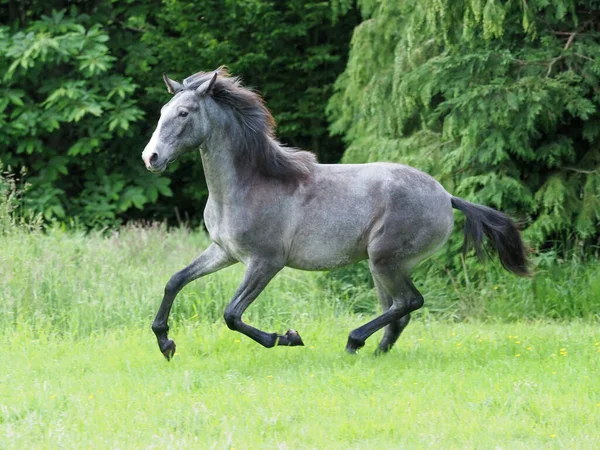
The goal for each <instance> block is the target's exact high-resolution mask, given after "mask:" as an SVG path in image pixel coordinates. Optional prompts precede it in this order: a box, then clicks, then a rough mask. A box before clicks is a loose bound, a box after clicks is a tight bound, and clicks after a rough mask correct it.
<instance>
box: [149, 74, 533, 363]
mask: <svg viewBox="0 0 600 450" xmlns="http://www.w3.org/2000/svg"><path fill="white" fill-rule="evenodd" d="M163 78H164V81H165V83H166V85H167V89H168V91H169V93H171V94H172V95H173V97H172V98H171V100H170V101H169V102H168V103H167V104H165V105H164V106H163V107H162V109H161V116H160V119H159V121H158V125H157V127H156V130H155V131H154V133H153V134H152V138H151V139H150V142H148V144H147V145H146V148H145V149H144V151H143V153H142V159H143V160H144V163H145V165H146V168H147V169H148V170H150V171H153V172H162V171H164V170H165V168H166V167H167V165H168V164H169V163H170V162H171V161H173V160H174V159H175V158H177V157H178V156H179V155H181V154H182V153H184V152H187V151H189V150H194V149H200V156H201V158H202V164H203V166H204V173H205V176H206V183H207V185H208V190H209V197H208V201H207V204H206V209H205V211H204V223H205V226H206V228H207V230H208V233H209V234H210V239H211V241H212V243H211V245H210V246H209V247H208V248H207V249H206V250H205V251H204V252H203V253H202V254H201V255H200V256H199V257H198V258H197V259H196V260H195V261H194V262H192V263H191V264H190V265H189V266H187V267H186V268H184V269H183V270H181V271H179V272H177V273H176V274H175V275H173V276H172V277H171V279H170V280H169V282H168V283H167V285H166V287H165V291H164V297H163V300H162V303H161V305H160V308H159V310H158V313H157V315H156V318H155V320H154V323H153V325H152V330H153V331H154V333H155V334H156V337H157V339H158V345H159V348H160V351H161V352H162V353H163V355H164V356H165V357H166V358H167V360H168V359H170V358H171V357H172V356H173V354H174V353H175V343H174V342H173V341H172V340H170V339H169V338H168V335H167V333H168V330H169V327H168V317H169V312H170V310H171V306H172V305H173V301H174V299H175V297H176V295H177V293H178V292H179V291H180V290H181V289H182V288H183V287H184V286H185V285H187V284H188V283H189V282H191V281H192V280H195V279H197V278H199V277H202V276H204V275H208V274H210V273H213V272H216V271H217V270H220V269H223V268H224V267H227V266H230V265H232V264H234V263H237V262H241V263H242V264H244V265H245V266H246V272H245V275H244V278H243V281H242V283H241V284H240V286H239V288H238V289H237V291H236V293H235V295H234V297H233V300H232V301H231V303H229V305H228V306H227V308H226V310H225V314H224V318H225V322H226V324H227V326H228V327H229V328H230V329H232V330H237V331H239V332H241V333H243V334H245V335H246V336H248V337H250V338H251V339H254V340H255V341H256V342H258V343H259V344H262V345H263V346H265V347H273V346H275V345H287V346H295V345H304V344H303V342H302V339H301V338H300V335H299V334H298V332H296V331H295V330H288V331H287V332H286V333H285V334H283V335H279V334H277V333H267V332H264V331H261V330H259V329H257V328H255V327H252V326H250V325H248V324H247V323H245V322H243V321H242V315H243V314H244V311H246V309H247V308H248V307H249V306H250V304H251V303H252V302H253V301H254V300H255V299H256V298H257V297H258V295H259V294H260V293H261V291H262V290H263V289H264V288H265V286H266V285H267V284H268V283H269V281H271V279H272V278H273V277H274V276H275V275H276V274H277V273H278V272H279V271H280V270H281V269H282V268H283V267H284V266H288V267H293V268H296V269H303V270H325V269H331V268H334V267H340V266H344V265H346V264H351V263H354V262H356V261H360V260H364V259H368V260H369V268H370V270H371V273H372V274H373V279H374V282H375V286H376V289H377V293H378V295H379V299H380V301H381V304H382V306H383V309H384V312H383V314H382V315H380V316H379V317H377V318H375V319H374V320H372V321H370V322H368V323H366V324H365V325H363V326H361V327H359V328H357V329H355V330H353V331H352V332H351V333H350V335H349V337H348V343H347V345H346V351H348V352H349V353H355V352H356V351H357V350H358V349H359V348H361V347H362V346H363V345H364V344H365V340H366V339H367V338H368V337H369V336H371V335H372V334H373V333H375V332H376V331H377V330H380V329H381V328H383V327H385V332H384V335H383V338H382V340H381V342H380V343H379V348H378V351H380V352H387V351H388V350H390V349H391V348H392V346H393V345H394V343H395V342H396V340H397V339H398V337H399V336H400V333H401V332H402V330H403V329H404V328H405V327H406V325H407V324H408V322H409V320H410V313H411V312H412V311H415V310H417V309H419V308H420V307H421V306H422V305H423V297H422V296H421V294H420V293H419V291H417V289H416V288H415V286H414V285H413V283H412V281H411V278H410V270H411V268H413V267H414V266H415V265H416V264H418V263H419V262H420V261H423V260H424V259H425V258H427V257H428V256H430V255H431V254H433V253H434V252H435V251H436V250H438V249H439V248H440V247H441V246H443V245H444V243H445V242H446V241H447V240H448V237H449V236H450V233H451V232H452V229H453V225H454V216H453V213H452V208H456V209H458V210H460V211H462V212H463V213H464V214H465V215H466V218H467V220H466V226H465V246H468V244H469V243H470V242H472V243H473V244H474V246H475V249H476V251H477V252H478V253H479V254H481V252H482V248H483V241H484V235H485V236H487V238H489V241H490V242H491V244H492V246H493V247H495V249H496V250H497V252H498V254H499V258H500V261H501V263H502V264H503V266H504V267H505V268H506V269H507V270H510V271H512V272H514V273H516V274H518V275H522V276H524V275H527V274H528V268H527V257H526V250H525V247H524V245H523V242H522V240H521V237H520V235H519V231H518V229H517V227H516V226H515V224H514V223H513V222H512V221H511V219H510V218H508V217H507V216H506V215H504V214H502V213H500V212H498V211H496V210H494V209H491V208H488V207H485V206H480V205H475V204H473V203H469V202H467V201H465V200H462V199H460V198H457V197H453V196H452V195H451V194H449V193H448V192H446V190H445V189H444V188H443V187H442V186H441V185H440V184H439V183H438V182H437V181H436V180H435V179H433V178H432V177H431V176H429V175H427V174H425V173H423V172H420V171H419V170H417V169H414V168H412V167H408V166H405V165H401V164H393V163H372V164H334V165H330V164H318V163H317V161H316V159H315V156H314V155H313V154H312V153H310V152H306V151H301V150H298V149H294V148H289V147H285V146H283V145H282V144H280V143H279V142H278V141H277V139H276V138H275V135H274V128H275V123H274V121H273V117H272V116H271V113H270V112H269V110H268V109H267V108H266V106H265V104H264V101H263V99H262V98H261V96H260V95H258V94H257V93H256V92H254V91H252V90H250V89H247V88H245V87H244V86H243V85H242V83H241V81H240V79H239V78H235V77H231V76H230V75H229V74H228V73H227V71H226V70H225V69H224V68H220V69H217V70H216V71H215V72H200V73H197V74H195V75H192V76H190V77H188V78H186V79H185V80H184V81H183V83H178V82H176V81H173V80H171V79H169V78H168V77H167V76H166V75H164V76H163Z"/></svg>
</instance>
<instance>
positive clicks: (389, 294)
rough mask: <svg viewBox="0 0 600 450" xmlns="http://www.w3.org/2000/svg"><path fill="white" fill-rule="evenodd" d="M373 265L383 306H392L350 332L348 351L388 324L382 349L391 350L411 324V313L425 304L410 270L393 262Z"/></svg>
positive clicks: (354, 349)
mask: <svg viewBox="0 0 600 450" xmlns="http://www.w3.org/2000/svg"><path fill="white" fill-rule="evenodd" d="M370 265H371V272H372V273H373V278H374V279H375V282H376V284H377V290H378V293H379V294H380V298H381V301H382V304H383V305H384V307H386V306H387V305H389V308H388V309H387V311H385V312H384V313H383V314H382V315H381V316H379V317H377V318H375V319H374V320H372V321H371V322H368V323H366V324H365V325H363V326H361V327H359V328H357V329H356V330H354V331H352V332H351V333H350V336H348V344H347V345H346V351H347V352H349V353H355V352H356V350H358V349H359V348H361V347H362V346H363V345H364V344H365V340H366V339H367V338H368V337H369V336H371V335H372V334H373V333H375V332H376V331H377V330H380V329H381V328H383V327H384V326H386V325H387V328H386V330H385V333H384V336H383V339H382V341H381V343H380V344H379V351H384V352H385V351H387V350H389V349H390V348H391V347H392V346H393V345H394V343H395V342H396V340H397V339H398V337H399V336H400V333H401V332H402V330H403V329H404V327H406V325H407V324H408V321H409V320H410V313H411V312H412V311H415V310H417V309H419V308H420V307H421V306H423V297H422V296H421V294H420V293H419V291H417V289H416V288H415V286H414V285H413V283H412V281H411V279H410V276H409V275H408V274H407V273H405V272H404V271H402V270H400V269H398V268H397V267H396V265H394V264H391V265H376V264H373V263H371V264H370ZM390 299H391V300H390Z"/></svg>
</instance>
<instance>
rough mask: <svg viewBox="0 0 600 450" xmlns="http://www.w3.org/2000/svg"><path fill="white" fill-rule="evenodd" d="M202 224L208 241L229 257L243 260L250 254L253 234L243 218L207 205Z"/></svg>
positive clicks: (249, 224)
mask: <svg viewBox="0 0 600 450" xmlns="http://www.w3.org/2000/svg"><path fill="white" fill-rule="evenodd" d="M204 222H205V225H206V229H207V230H208V233H209V235H210V239H211V240H212V241H213V242H215V243H217V244H218V245H219V246H220V247H221V248H222V249H223V250H225V251H226V252H227V253H228V254H229V255H231V256H233V257H234V258H236V259H238V260H243V259H244V258H245V257H246V256H247V255H248V254H249V253H250V250H251V248H252V239H253V236H254V233H253V232H252V224H251V223H249V222H248V221H246V220H244V218H243V217H240V216H239V215H236V214H231V213H229V212H228V211H219V210H218V209H217V208H215V207H212V208H209V205H207V208H206V210H205V212H204Z"/></svg>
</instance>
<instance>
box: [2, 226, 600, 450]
mask: <svg viewBox="0 0 600 450" xmlns="http://www.w3.org/2000/svg"><path fill="white" fill-rule="evenodd" d="M207 243H208V241H207V238H206V236H205V235H204V234H203V233H202V232H201V231H190V230H188V229H186V228H177V229H172V230H167V229H166V228H165V227H164V226H157V225H154V226H144V227H142V226H129V227H125V228H123V229H121V230H119V231H115V232H107V231H105V232H104V233H99V232H98V233H83V232H81V233H77V232H73V231H66V230H64V229H61V228H59V227H54V228H49V229H48V230H45V231H44V232H40V231H33V232H28V231H25V230H23V229H22V228H15V227H9V228H7V229H6V230H5V231H4V234H2V235H1V236H0V448H15V449H16V448H19V449H20V448H165V447H166V448H218V449H221V448H225V449H231V448H237V449H241V448H340V449H341V448H344V449H346V448H423V447H438V448H597V445H598V442H600V383H599V381H600V380H599V373H600V331H599V327H598V325H599V322H600V321H599V319H598V312H599V311H600V295H599V293H600V269H598V267H597V264H596V263H594V262H591V263H587V264H585V263H582V262H578V261H577V260H573V261H562V262H561V261H558V260H557V259H553V260H552V261H548V260H549V257H548V256H547V255H540V256H538V257H536V265H537V267H538V269H537V271H538V273H537V275H536V277H535V278H534V279H533V280H527V279H517V278H516V277H513V276H511V275H509V274H505V273H503V272H502V271H501V270H500V269H498V268H497V267H495V266H494V265H493V264H488V265H486V266H482V267H483V268H485V269H482V270H485V275H484V276H481V275H478V276H476V277H471V279H470V280H469V279H468V278H467V279H465V277H464V276H458V275H456V274H455V275H453V276H449V277H447V279H443V278H442V277H439V276H438V277H431V278H428V277H427V276H426V275H427V274H426V273H425V272H417V277H416V278H417V284H418V286H419V288H420V289H421V290H422V292H423V294H424V296H425V302H426V307H425V308H423V310H422V311H420V312H419V313H418V314H416V315H415V318H414V319H413V321H412V322H411V324H410V326H409V327H408V328H407V329H406V331H405V333H404V334H403V336H402V337H401V339H400V341H399V342H398V344H397V345H396V347H395V348H394V349H393V350H392V351H391V352H390V354H388V355H384V356H378V357H377V356H374V355H373V351H374V349H375V347H376V344H377V341H378V339H379V337H380V333H378V334H377V335H375V336H373V337H372V338H371V339H370V340H369V341H368V342H367V345H366V346H365V348H364V349H362V350H361V351H360V352H359V354H358V355H356V356H350V355H346V354H345V353H344V351H343V348H344V345H345V342H346V338H347V335H348V332H349V331H350V330H352V329H353V328H355V327H357V326H359V325H361V324H362V323H364V322H366V321H367V320H368V319H369V318H370V317H372V315H373V314H374V313H375V311H376V310H377V307H376V298H375V296H374V292H373V290H372V289H371V288H369V285H368V282H367V283H361V280H362V279H363V278H364V273H363V272H361V270H360V269H345V270H342V271H338V272H333V273H329V274H324V273H309V272H301V271H294V270H285V271H283V272H282V273H280V274H279V275H278V276H277V277H276V279H275V280H274V281H273V282H272V283H271V284H270V285H269V286H268V288H267V290H266V291H265V292H264V293H263V295H261V296H260V297H259V299H258V300H257V301H256V302H255V303H254V304H253V305H252V306H251V307H250V309H249V311H248V313H247V315H246V316H245V317H246V318H247V320H248V321H249V322H251V323H252V324H255V325H257V326H259V327H260V328H262V329H265V330H267V331H279V332H283V331H285V330H287V329H288V328H295V329H297V330H298V331H299V332H300V334H301V335H302V338H303V340H304V342H305V344H306V346H305V347H296V348H275V349H270V350H267V349H264V348H262V347H260V346H259V345H258V344H256V343H254V342H253V341H250V340H249V339H248V338H246V337H245V336H242V335H240V334H238V333H234V332H232V331H230V330H229V329H227V327H226V326H225V324H224V322H223V320H222V312H223V309H224V307H225V305H226V304H227V302H228V300H229V298H230V297H231V296H232V294H233V292H234V291H235V288H236V286H237V283H238V282H239V280H240V278H241V275H242V273H243V267H240V266H233V267H231V268H229V269H226V270H224V271H222V272H219V273H217V274H214V275H211V276H208V277H206V278H203V279H200V280H197V281H195V282H194V283H192V284H191V285H190V286H188V287H186V288H185V289H184V290H183V291H182V292H181V293H180V295H179V297H178V299H177V301H176V303H175V306H174V308H173V313H172V319H171V322H170V323H171V332H170V336H171V337H172V338H173V339H174V340H175V341H176V342H177V354H176V356H175V358H173V360H172V361H171V362H166V361H165V360H164V358H163V357H162V355H161V354H160V352H159V350H158V347H157V345H156V341H155V338H154V336H153V334H152V332H151V330H150V324H151V322H152V319H153V316H154V314H155V312H156V309H157V308H158V304H159V302H160V300H161V293H162V290H163V288H164V284H165V283H166V281H167V280H168V279H169V277H170V275H171V274H172V273H173V272H175V271H176V270H178V269H180V268H182V267H183V266H184V265H186V264H187V263H188V262H190V261H191V260H193V259H194V257H195V256H196V255H197V254H198V253H199V252H200V251H201V249H203V248H204V247H206V245H207ZM466 267H471V265H470V263H469V264H467V265H466ZM482 273H483V272H482Z"/></svg>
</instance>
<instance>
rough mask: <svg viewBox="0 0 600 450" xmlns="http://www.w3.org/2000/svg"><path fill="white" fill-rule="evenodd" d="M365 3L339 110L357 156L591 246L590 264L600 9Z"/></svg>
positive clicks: (559, 238)
mask: <svg viewBox="0 0 600 450" xmlns="http://www.w3.org/2000/svg"><path fill="white" fill-rule="evenodd" d="M359 4H360V6H361V9H362V12H363V15H364V16H365V18H366V19H367V20H365V21H364V22H363V23H362V24H361V25H360V26H358V27H357V28H356V30H355V33H354V36H353V40H352V49H351V52H350V56H349V63H348V67H347V69H346V71H345V72H344V74H343V75H342V76H341V77H340V78H339V79H338V82H337V88H338V89H337V93H336V95H335V96H334V97H333V98H332V100H331V102H330V105H329V111H330V114H331V116H332V118H333V119H334V122H333V125H332V130H333V131H334V132H336V133H338V134H342V135H344V137H345V139H346V141H347V142H348V144H349V147H348V150H347V151H346V153H345V156H344V160H345V161H346V162H365V161H375V160H378V161H380V160H392V161H399V162H404V163H407V164H410V165H414V166H416V167H419V168H421V169H423V170H425V171H427V172H429V173H431V174H432V175H434V176H436V177H437V178H438V179H439V180H440V181H441V182H442V183H443V184H444V185H445V186H446V188H447V189H448V190H450V191H451V192H452V193H453V194H454V195H457V196H461V197H464V198H467V199H469V200H471V201H474V202H477V203H483V204H486V205H489V206H493V207H495V208H498V209H501V210H504V211H505V212H508V213H510V214H512V215H513V216H515V217H516V218H517V219H520V220H521V221H522V222H523V223H524V224H525V225H527V230H526V232H525V236H526V238H527V239H528V240H529V242H530V243H532V244H533V245H534V246H536V247H538V248H542V247H544V246H548V245H554V243H556V242H560V243H561V244H562V247H561V248H569V247H571V248H572V247H573V245H574V242H579V243H581V244H582V245H586V246H588V248H590V251H589V254H591V252H592V250H591V246H592V245H594V244H596V243H597V242H598V237H599V233H598V224H599V221H600V173H599V169H600V145H599V144H600V136H599V133H600V114H599V111H598V107H599V106H600V90H599V89H598V86H599V85H600V29H599V26H600V25H599V24H600V3H599V2H597V1H570V0H551V1H546V0H539V1H538V0H529V1H527V2H525V1H523V2H521V1H518V2H500V1H494V0H486V1H484V0H469V1H465V0H441V1H440V0H424V1H421V0H419V1H416V0H413V1H404V2H397V1H393V0H379V1H372V0H365V1H361V2H359ZM455 247H456V245H455ZM455 261H457V260H455Z"/></svg>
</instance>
